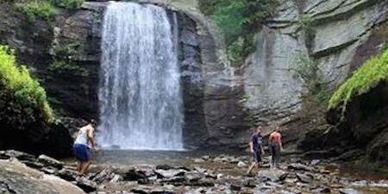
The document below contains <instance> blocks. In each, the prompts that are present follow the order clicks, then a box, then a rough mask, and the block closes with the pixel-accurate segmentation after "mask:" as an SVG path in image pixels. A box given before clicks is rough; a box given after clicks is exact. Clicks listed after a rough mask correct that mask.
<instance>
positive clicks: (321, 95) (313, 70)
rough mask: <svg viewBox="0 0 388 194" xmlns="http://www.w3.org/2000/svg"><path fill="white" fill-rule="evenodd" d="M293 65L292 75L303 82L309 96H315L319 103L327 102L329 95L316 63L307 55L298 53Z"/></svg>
mask: <svg viewBox="0 0 388 194" xmlns="http://www.w3.org/2000/svg"><path fill="white" fill-rule="evenodd" d="M293 64H294V65H293V66H294V69H293V71H294V75H295V76H296V77H297V78H299V79H300V80H301V81H302V82H303V84H304V86H305V87H306V88H307V89H308V91H309V94H311V95H313V96H315V97H316V99H317V100H318V101H319V102H327V100H328V98H329V96H330V94H329V91H328V89H327V86H326V84H324V83H323V81H322V73H321V71H320V69H319V67H318V63H317V62H316V61H314V60H312V59H311V58H310V57H308V56H307V55H305V54H303V53H298V54H296V56H295V58H294V61H293Z"/></svg>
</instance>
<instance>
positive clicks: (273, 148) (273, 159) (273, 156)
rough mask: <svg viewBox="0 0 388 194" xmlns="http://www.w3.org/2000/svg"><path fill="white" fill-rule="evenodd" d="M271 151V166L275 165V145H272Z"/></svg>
mask: <svg viewBox="0 0 388 194" xmlns="http://www.w3.org/2000/svg"><path fill="white" fill-rule="evenodd" d="M269 147H270V152H271V168H273V167H274V166H275V155H276V153H275V152H276V150H275V146H274V145H272V144H271V145H270V146H269Z"/></svg>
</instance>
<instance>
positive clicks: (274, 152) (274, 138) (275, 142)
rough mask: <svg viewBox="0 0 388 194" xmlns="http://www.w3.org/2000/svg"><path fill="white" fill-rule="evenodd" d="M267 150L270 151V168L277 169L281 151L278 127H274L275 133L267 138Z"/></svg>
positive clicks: (280, 136) (280, 137)
mask: <svg viewBox="0 0 388 194" xmlns="http://www.w3.org/2000/svg"><path fill="white" fill-rule="evenodd" d="M268 142H269V149H270V151H271V167H276V168H279V161H280V151H281V150H283V145H282V135H281V134H280V127H279V126H276V128H275V131H274V132H272V133H271V135H270V136H269V141H268Z"/></svg>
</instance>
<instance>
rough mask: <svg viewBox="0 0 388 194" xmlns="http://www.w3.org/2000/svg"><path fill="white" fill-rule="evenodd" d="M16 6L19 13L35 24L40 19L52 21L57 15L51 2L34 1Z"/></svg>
mask: <svg viewBox="0 0 388 194" xmlns="http://www.w3.org/2000/svg"><path fill="white" fill-rule="evenodd" d="M15 6H16V9H17V10H18V11H20V12H22V13H24V14H25V15H26V16H27V18H28V21H30V22H34V21H35V20H36V18H38V17H40V18H43V19H45V20H47V21H51V20H52V19H53V18H54V15H55V9H54V6H53V5H52V4H51V3H50V2H49V1H44V0H32V1H28V2H25V3H16V4H15Z"/></svg>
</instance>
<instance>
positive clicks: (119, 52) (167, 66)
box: [97, 2, 183, 150]
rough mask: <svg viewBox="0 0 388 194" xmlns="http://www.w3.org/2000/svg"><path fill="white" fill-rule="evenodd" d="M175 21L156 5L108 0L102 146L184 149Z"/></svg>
mask: <svg viewBox="0 0 388 194" xmlns="http://www.w3.org/2000/svg"><path fill="white" fill-rule="evenodd" d="M176 21H177V19H176V16H175V15H172V16H170V19H169V17H168V15H167V12H166V10H165V9H164V8H162V7H158V6H155V5H149V4H137V3H130V2H110V3H109V5H108V7H107V9H106V12H105V15H104V23H103V34H102V59H101V73H100V74H101V75H100V76H101V77H100V80H101V81H100V88H99V106H100V123H101V124H100V125H99V127H98V130H99V131H100V132H99V135H98V138H97V141H98V142H97V143H99V144H100V145H103V146H104V147H112V146H114V147H119V148H120V149H157V150H180V149H183V143H182V123H183V105H182V104H183V100H182V92H181V88H180V73H179V68H178V59H177V44H178V43H177V39H178V37H177V36H178V35H177V31H178V30H177V24H176ZM170 22H172V24H171V23H170ZM174 23H175V24H174Z"/></svg>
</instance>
